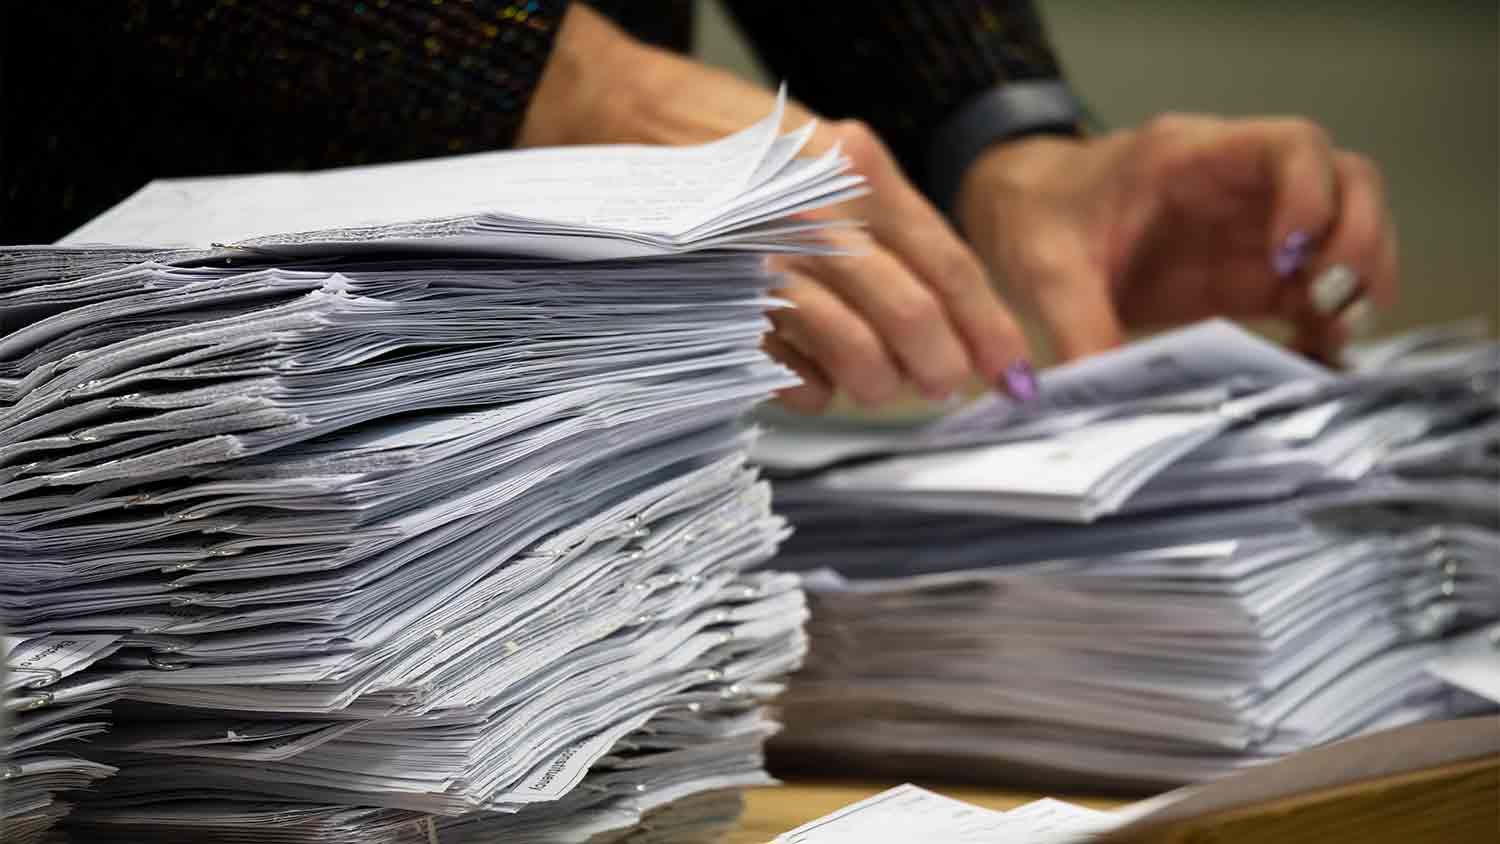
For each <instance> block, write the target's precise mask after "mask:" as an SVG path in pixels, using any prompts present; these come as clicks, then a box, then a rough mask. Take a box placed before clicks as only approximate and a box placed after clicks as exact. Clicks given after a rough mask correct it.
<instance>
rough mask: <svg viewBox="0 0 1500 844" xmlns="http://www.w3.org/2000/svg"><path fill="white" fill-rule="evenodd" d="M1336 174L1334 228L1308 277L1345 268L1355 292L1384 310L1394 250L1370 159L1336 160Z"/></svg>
mask: <svg viewBox="0 0 1500 844" xmlns="http://www.w3.org/2000/svg"><path fill="white" fill-rule="evenodd" d="M1335 170H1336V172H1337V174H1338V179H1339V197H1340V208H1339V214H1338V222H1337V225H1336V226H1335V228H1334V230H1333V231H1332V233H1331V234H1330V235H1329V237H1328V239H1327V241H1326V243H1325V245H1324V247H1323V248H1322V249H1321V250H1320V251H1319V255H1318V259H1317V261H1316V263H1315V264H1314V265H1313V267H1312V271H1313V272H1314V273H1317V272H1321V271H1322V270H1323V269H1324V268H1326V267H1331V266H1338V265H1342V266H1347V267H1349V268H1351V269H1352V270H1353V271H1354V274H1355V275H1356V276H1357V277H1358V278H1359V282H1360V284H1359V288H1360V289H1361V291H1362V292H1363V293H1364V294H1365V295H1366V296H1369V297H1370V298H1371V300H1373V302H1374V303H1375V304H1376V305H1379V306H1380V307H1383V308H1384V307H1389V306H1391V305H1392V304H1394V303H1395V300H1396V266H1395V255H1396V252H1395V249H1396V244H1395V230H1394V227H1393V226H1392V225H1391V221H1390V217H1389V215H1388V214H1387V212H1386V198H1385V185H1384V182H1383V180H1382V179H1381V177H1380V171H1379V170H1378V169H1377V168H1376V167H1375V165H1374V164H1373V163H1371V162H1370V160H1369V159H1367V158H1365V157H1364V156H1362V155H1358V154H1356V153H1351V152H1341V153H1339V154H1338V155H1337V157H1336V158H1335ZM1339 304H1340V308H1339V309H1340V310H1342V305H1343V304H1345V303H1339Z"/></svg>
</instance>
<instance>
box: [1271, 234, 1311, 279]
mask: <svg viewBox="0 0 1500 844" xmlns="http://www.w3.org/2000/svg"><path fill="white" fill-rule="evenodd" d="M1311 247H1312V238H1311V237H1308V235H1307V232H1305V231H1300V230H1298V231H1294V232H1292V233H1291V234H1289V235H1287V236H1286V240H1283V241H1282V242H1281V248H1280V249H1278V250H1276V255H1275V257H1273V258H1272V259H1271V269H1273V270H1275V271H1276V275H1278V276H1280V277H1282V278H1286V277H1287V276H1289V275H1291V274H1292V273H1294V272H1296V271H1297V270H1300V269H1302V264H1303V262H1304V261H1306V260H1307V253H1308V252H1310V251H1311Z"/></svg>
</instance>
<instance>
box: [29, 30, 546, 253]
mask: <svg viewBox="0 0 1500 844" xmlns="http://www.w3.org/2000/svg"><path fill="white" fill-rule="evenodd" d="M566 6H567V3H566V0H515V2H506V0H468V1H467V2H460V0H447V2H443V1H442V0H420V2H416V1H415V0H389V2H388V0H363V1H362V2H354V0H217V2H206V0H205V1H204V2H199V0H192V1H191V2H187V1H186V0H180V1H178V2H165V1H164V0H118V1H117V2H110V3H104V4H94V3H50V2H36V3H33V2H24V3H10V4H5V8H4V10H3V11H0V27H3V28H4V30H5V32H4V33H3V34H0V41H3V48H4V67H3V71H0V98H3V99H0V105H3V107H4V111H3V113H4V114H5V120H4V121H0V122H3V123H4V124H5V125H4V126H3V127H0V149H3V151H4V154H3V156H0V190H3V195H0V240H7V241H11V242H18V241H30V242H38V241H48V240H52V239H55V238H57V237H60V236H62V235H63V234H66V233H67V232H68V231H69V230H71V229H72V228H73V227H76V226H77V225H79V224H81V223H82V222H84V221H85V220H87V219H89V218H90V217H91V216H93V215H95V214H97V213H99V212H100V211H103V210H104V209H105V208H107V207H109V206H110V205H111V204H113V203H114V202H117V201H118V200H120V199H122V198H123V197H125V196H126V195H128V194H129V193H130V192H132V191H134V190H135V189H137V188H139V187H140V186H141V185H142V184H144V183H145V182H146V181H148V180H150V179H152V178H156V177H160V176H181V175H206V174H215V173H228V172H245V171H257V170H282V169H302V168H312V167H328V166H337V165H346V164H359V163H365V162H375V161H392V160H400V159H408V158H419V157H426V156H432V155H443V154H447V153H455V152H465V151H473V150H480V149H491V148H495V147H504V146H509V145H510V144H511V143H512V142H513V140H514V138H515V135H516V132H517V130H518V129H519V127H520V124H521V120H522V118H523V117H524V115H525V111H526V107H527V104H528V103H529V102H530V100H531V96H532V94H533V92H534V91H535V88H536V85H537V82H538V80H539V78H540V76H541V73H542V68H543V67H544V66H545V64H546V62H547V59H548V56H549V55H550V53H551V50H552V46H553V42H554V39H555V38H556V34H557V29H558V27H559V25H560V23H561V19H562V16H563V12H564V11H565V10H566Z"/></svg>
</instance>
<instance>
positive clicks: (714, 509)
mask: <svg viewBox="0 0 1500 844" xmlns="http://www.w3.org/2000/svg"><path fill="white" fill-rule="evenodd" d="M780 118H781V115H780V109H779V108H778V111H777V113H776V114H773V115H771V116H770V117H768V118H767V119H766V121H764V122H762V123H761V124H758V125H757V126H754V127H752V128H750V129H748V130H746V131H745V132H743V133H741V134H739V135H736V136H733V137H731V138H728V139H725V140H723V141H720V142H717V143H714V144H709V145H707V146H704V147H698V148H684V149H653V148H644V147H623V148H578V149H561V150H544V151H533V152H524V153H498V154H486V155H479V156H471V157H465V158H457V159H447V160H441V161H433V162H420V163H415V164H403V165H387V166H381V167H371V168H357V169H351V170H345V171H331V172H325V173H317V174H307V175H273V176H262V177H249V178H228V179H207V180H191V181H172V182H164V183H154V184H153V185H151V186H148V187H147V188H145V189H144V190H143V191H141V192H140V193H139V194H137V195H136V196H135V197H132V198H131V199H129V200H127V201H126V202H125V203H123V204H122V205H121V206H120V207H118V208H116V209H114V210H112V211H110V212H108V213H106V214H105V215H104V216H103V217H101V218H100V219H98V220H96V221H95V222H93V223H91V224H90V225H88V226H86V227H85V229H84V230H82V231H81V232H79V233H77V234H75V235H74V236H73V237H71V238H70V239H69V241H68V242H67V243H66V244H64V245H62V246H59V247H26V248H12V249H9V250H8V251H6V253H5V254H4V255H3V257H0V308H3V313H4V328H5V333H4V334H3V336H0V625H3V626H4V628H5V629H6V630H7V632H8V634H9V635H10V636H11V637H13V638H12V639H8V640H7V648H6V650H7V653H8V656H7V658H6V659H7V663H8V664H9V665H11V666H12V668H20V669H25V671H26V672H29V673H18V674H16V675H14V676H15V677H16V681H15V682H12V683H10V684H8V686H7V689H6V698H5V702H6V705H7V708H8V709H10V710H12V711H13V712H15V713H16V719H15V723H14V724H13V725H12V726H11V727H10V728H9V729H8V732H7V733H6V737H7V746H8V749H9V750H10V751H11V754H12V758H11V768H10V769H9V774H10V776H9V777H8V778H7V781H6V793H7V794H6V796H7V800H6V804H5V805H6V808H5V815H6V819H7V832H6V840H7V841H34V840H39V839H40V837H41V836H43V835H44V834H45V830H46V829H47V827H48V826H49V825H50V824H51V823H52V822H53V821H55V820H57V819H59V818H63V816H64V815H66V818H64V819H63V821H62V826H63V828H65V829H67V830H69V831H71V832H72V833H73V834H74V835H75V836H76V837H77V839H78V840H86V841H90V842H111V841H119V842H125V841H141V840H151V841H160V842H190V841H231V840H250V839H253V840H257V841H286V842H295V841H309V842H311V841H319V842H321V841H360V842H408V841H410V842H424V843H425V844H431V843H432V842H440V844H451V843H452V842H467V841H494V840H499V839H501V838H503V839H504V840H506V841H536V842H550V841H558V842H562V841H582V840H586V839H590V838H591V837H594V836H598V837H599V840H617V839H623V838H631V840H642V841H644V840H650V841H662V842H668V841H698V840H704V839H705V838H708V837H710V836H711V835H712V834H714V833H715V832H716V831H718V830H722V829H724V828H725V827H726V826H727V825H728V824H730V823H732V821H733V819H734V816H735V814H736V812H737V807H738V798H737V793H736V791H735V790H736V789H738V788H741V787H744V786H749V785H756V784H761V783H765V782H767V781H768V779H767V777H766V774H765V773H764V772H763V770H762V766H761V755H760V754H761V744H762V742H763V740H764V739H765V738H766V737H767V736H768V735H769V734H770V733H772V732H773V731H774V730H775V724H774V723H772V722H771V721H769V720H768V719H767V718H766V717H765V716H764V714H763V713H762V710H761V704H762V702H763V701H765V700H766V699H768V698H769V697H770V696H772V695H774V694H776V693H777V692H778V691H779V690H780V689H781V687H782V680H783V678H784V676H785V675H787V674H788V672H790V671H791V670H793V669H794V668H795V667H796V666H797V665H798V664H799V662H800V660H801V657H802V654H803V650H804V639H803V633H802V623H803V621H804V618H805V607H804V599H803V595H802V592H801V591H800V589H799V588H798V580H797V578H796V577H794V576H789V575H782V574H776V573H770V572H754V571H749V570H750V569H752V568H754V567H755V566H757V565H758V564H761V563H764V562H765V561H766V560H767V559H768V558H770V557H771V555H772V554H773V552H774V551H775V549H776V547H777V544H778V543H779V542H780V541H781V539H782V538H783V536H784V535H785V532H786V530H785V526H784V523H783V522H782V521H781V520H779V519H778V518H776V517H774V516H773V515H772V514H771V512H770V508H769V490H768V487H767V485H766V484H765V483H764V482H762V481H760V480H758V479H757V476H756V473H755V472H754V471H753V470H752V469H750V468H748V467H747V466H746V451H747V448H748V447H749V444H750V442H751V440H752V433H751V432H750V431H749V430H748V429H747V428H746V426H745V425H744V424H743V421H742V417H743V416H744V414H745V413H746V411H747V410H749V409H750V408H751V407H752V406H753V405H755V404H756V403H757V402H759V401H761V400H763V399H764V398H765V397H766V396H768V394H769V393H771V392H772V391H774V390H776V389H779V388H781V387H783V386H785V385H788V384H790V383H792V382H793V379H792V377H791V376H790V374H789V373H788V372H787V371H785V370H784V369H783V368H781V367H780V366H779V365H776V364H774V363H772V362H771V361H770V360H769V359H767V358H765V357H764V356H763V354H762V353H761V352H760V350H759V343H760V338H761V335H762V333H763V332H764V331H765V330H766V329H767V327H768V323H767V322H766V321H765V318H764V316H763V311H764V310H766V309H767V308H768V307H770V306H772V305H773V304H774V301H773V300H771V299H770V298H768V293H767V291H768V289H769V288H770V287H771V285H772V283H773V279H772V278H771V277H770V276H769V275H768V274H767V272H766V271H765V270H764V265H763V261H762V260H761V258H760V257H758V255H759V254H760V253H762V252H764V251H765V250H808V249H816V248H817V245H816V241H815V239H814V238H815V235H816V231H815V229H816V227H815V226H813V225H811V224H807V223H789V222H785V221H784V220H785V218H786V217H787V216H788V215H791V214H794V213H797V212H800V211H803V210H806V209H809V208H812V207H817V206H819V205H823V204H827V203H830V202H835V201H838V200H840V199H842V198H846V197H848V196H850V195H851V194H852V193H853V192H855V191H857V190H859V182H858V179H856V178H854V177H852V176H847V175H845V174H844V172H843V171H844V167H845V163H844V160H843V159H842V158H841V157H840V156H839V155H838V154H837V152H834V153H831V154H829V155H827V156H824V157H822V158H817V159H797V158H795V155H796V154H797V152H798V151H799V150H800V148H801V146H802V144H803V143H805V142H806V140H807V139H808V132H807V131H806V130H804V131H801V132H798V133H794V134H792V135H787V136H781V137H778V134H777V131H778V127H779V123H780ZM282 232H291V234H282ZM98 242H104V243H118V242H125V243H144V244H146V245H148V246H151V247H165V246H174V247H175V246H177V245H178V244H181V243H186V244H188V245H189V246H188V247H181V248H174V249H172V250H169V251H168V250H160V249H158V250H156V251H152V250H143V249H140V248H114V247H108V246H103V247H101V246H94V245H91V244H93V243H98ZM209 244H232V245H230V246H222V245H215V246H209ZM194 246H196V247H207V248H190V247H194ZM64 642H66V643H67V644H66V645H65V646H64V645H63V644H62V643H64ZM85 736H88V737H89V738H90V741H88V742H87V743H83V742H80V741H78V739H80V738H83V737H85ZM111 773H113V776H108V775H109V774H111ZM101 778H102V779H101ZM90 783H96V787H95V788H94V789H92V790H90V791H86V792H80V791H77V789H79V788H80V787H81V786H85V785H88V784H90ZM54 795H56V796H54ZM69 804H71V806H70V805H69ZM70 808H71V811H69V810H70ZM647 818H649V820H643V819H647Z"/></svg>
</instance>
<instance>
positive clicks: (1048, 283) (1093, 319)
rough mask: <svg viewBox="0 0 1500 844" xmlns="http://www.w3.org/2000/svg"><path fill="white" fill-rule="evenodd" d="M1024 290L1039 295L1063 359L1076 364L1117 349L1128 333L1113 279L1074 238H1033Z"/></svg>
mask: <svg viewBox="0 0 1500 844" xmlns="http://www.w3.org/2000/svg"><path fill="white" fill-rule="evenodd" d="M1031 242H1032V245H1033V249H1032V251H1031V252H1030V253H1029V255H1030V256H1029V257H1028V258H1027V259H1026V260H1024V261H1023V262H1022V265H1021V269H1020V272H1022V273H1025V274H1026V275H1027V276H1028V277H1027V278H1026V279H1024V280H1023V281H1022V282H1021V285H1022V286H1023V287H1024V288H1026V289H1029V290H1032V291H1034V293H1033V294H1032V295H1033V298H1034V299H1035V304H1036V308H1037V312H1038V313H1039V314H1040V315H1041V317H1042V321H1043V322H1044V323H1046V326H1047V331H1048V333H1049V334H1050V335H1051V337H1052V341H1053V344H1054V345H1055V346H1056V351H1057V354H1058V356H1059V357H1061V358H1062V359H1063V360H1073V359H1075V358H1080V357H1085V356H1087V355H1092V354H1096V353H1098V352H1103V351H1106V350H1108V349H1112V348H1114V347H1116V346H1118V345H1120V343H1121V342H1123V341H1124V338H1125V333H1124V329H1123V328H1122V327H1121V324H1120V316H1119V313H1118V312H1117V311H1116V309H1115V304H1114V301H1113V299H1112V297H1111V289H1110V284H1109V281H1108V279H1106V278H1104V277H1103V276H1102V275H1101V273H1100V271H1099V270H1097V269H1095V268H1094V266H1093V265H1092V262H1090V261H1089V259H1088V255H1087V253H1086V252H1085V250H1084V249H1083V246H1082V244H1079V243H1076V242H1074V241H1073V240H1072V239H1062V238H1053V239H1051V242H1050V243H1049V242H1048V239H1044V238H1035V237H1034V238H1031Z"/></svg>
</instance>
